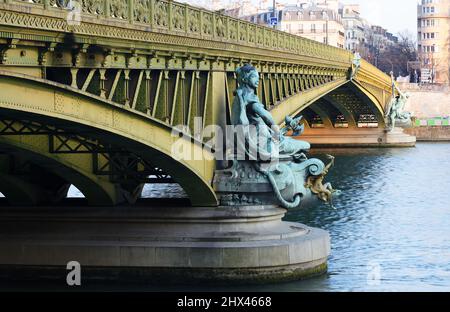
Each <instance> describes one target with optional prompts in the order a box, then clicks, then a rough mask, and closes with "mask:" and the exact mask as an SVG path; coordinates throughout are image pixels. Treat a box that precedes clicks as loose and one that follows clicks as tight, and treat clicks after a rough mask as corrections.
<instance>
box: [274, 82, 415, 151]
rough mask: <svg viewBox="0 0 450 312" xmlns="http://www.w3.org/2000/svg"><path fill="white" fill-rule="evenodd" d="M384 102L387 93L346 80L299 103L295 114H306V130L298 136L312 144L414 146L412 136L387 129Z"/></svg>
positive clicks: (304, 115)
mask: <svg viewBox="0 0 450 312" xmlns="http://www.w3.org/2000/svg"><path fill="white" fill-rule="evenodd" d="M290 101H292V102H295V101H296V99H295V98H292V99H290ZM384 102H385V96H384V95H382V96H380V94H373V93H372V92H371V90H368V89H366V88H365V87H364V86H363V85H362V84H360V83H359V82H358V81H346V82H345V83H342V84H340V85H339V86H337V87H336V88H333V89H331V90H329V91H328V92H324V93H322V95H321V96H320V97H318V98H315V99H313V100H311V101H309V102H306V103H302V105H300V106H299V108H298V110H297V111H296V112H295V115H297V116H299V115H302V116H303V117H304V124H305V132H304V134H303V135H302V136H300V137H298V139H299V140H306V141H308V142H310V143H311V144H312V146H313V147H320V146H338V147H340V146H342V147H345V146H352V147H356V146H374V147H377V146H411V145H414V143H415V140H414V138H413V137H410V136H407V135H405V134H403V132H401V131H400V132H399V133H397V132H395V133H390V132H387V131H386V123H385V117H384ZM280 106H281V105H280Z"/></svg>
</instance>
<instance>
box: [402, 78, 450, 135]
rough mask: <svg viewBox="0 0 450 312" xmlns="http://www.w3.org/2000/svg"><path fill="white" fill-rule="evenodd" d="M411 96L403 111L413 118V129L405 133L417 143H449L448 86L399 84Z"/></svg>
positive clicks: (449, 97) (449, 101)
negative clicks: (412, 136) (415, 139)
mask: <svg viewBox="0 0 450 312" xmlns="http://www.w3.org/2000/svg"><path fill="white" fill-rule="evenodd" d="M399 87H400V89H401V90H402V91H404V92H408V93H409V94H410V95H411V98H410V100H409V101H408V103H407V105H406V107H405V110H407V111H409V112H411V113H412V115H413V116H414V123H413V124H414V127H412V128H410V129H406V130H405V133H407V134H410V135H414V136H416V137H417V141H450V86H448V85H419V84H412V83H400V84H399Z"/></svg>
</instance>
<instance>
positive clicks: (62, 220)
mask: <svg viewBox="0 0 450 312" xmlns="http://www.w3.org/2000/svg"><path fill="white" fill-rule="evenodd" d="M285 212H286V210H284V209H280V208H278V207H275V206H251V207H236V208H230V207H218V208H192V207H184V208H171V207H164V208H154V207H151V208H150V207H149V208H133V209H126V208H120V209H119V208H110V209H104V208H102V209H99V208H96V209H94V210H93V208H76V209H75V208H70V209H67V208H59V209H49V208H48V209H40V210H39V211H37V210H36V208H34V209H19V208H14V210H10V211H9V212H8V211H2V212H0V277H1V278H2V279H5V278H8V279H20V277H21V276H23V272H28V274H26V275H27V276H28V277H30V276H32V277H35V278H36V279H37V278H38V277H40V276H41V277H42V276H43V274H39V272H45V274H44V275H45V276H47V277H50V276H52V277H53V278H59V279H63V280H65V276H66V274H67V271H66V270H65V269H66V265H67V263H68V262H70V261H77V262H79V263H80V264H81V268H82V279H85V280H86V279H95V280H105V281H112V280H119V281H127V280H129V281H133V282H136V281H144V282H155V283H160V282H164V283H184V282H214V283H225V282H232V283H236V282H242V283H265V282H267V283H272V282H279V281H291V280H298V279H302V278H306V277H309V276H312V275H318V274H322V273H324V272H326V270H327V258H328V255H329V253H330V239H329V235H328V233H327V232H325V231H323V230H319V229H314V228H310V227H307V226H305V225H302V224H298V223H290V222H283V221H282V220H281V219H282V217H283V216H284V214H285ZM44 269H45V270H44ZM52 269H53V272H54V273H53V274H52V273H51V272H52ZM30 272H35V273H30ZM58 274H61V276H59V275H58Z"/></svg>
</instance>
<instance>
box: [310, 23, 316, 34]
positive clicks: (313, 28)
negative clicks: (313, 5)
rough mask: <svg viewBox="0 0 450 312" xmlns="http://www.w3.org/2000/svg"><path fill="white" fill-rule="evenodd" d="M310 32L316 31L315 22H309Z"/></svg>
mask: <svg viewBox="0 0 450 312" xmlns="http://www.w3.org/2000/svg"><path fill="white" fill-rule="evenodd" d="M311 32H312V33H315V32H316V24H311Z"/></svg>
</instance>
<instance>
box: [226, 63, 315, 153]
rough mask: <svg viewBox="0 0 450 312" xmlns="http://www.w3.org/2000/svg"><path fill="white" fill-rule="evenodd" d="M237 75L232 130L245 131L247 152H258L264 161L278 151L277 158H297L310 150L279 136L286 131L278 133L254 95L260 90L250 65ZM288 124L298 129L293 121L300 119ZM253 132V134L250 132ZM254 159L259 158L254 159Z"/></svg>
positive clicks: (246, 65) (255, 72) (303, 144)
mask: <svg viewBox="0 0 450 312" xmlns="http://www.w3.org/2000/svg"><path fill="white" fill-rule="evenodd" d="M236 73H237V78H238V88H237V90H236V92H235V99H234V102H233V108H232V117H231V118H232V120H231V121H232V123H233V125H234V126H243V127H244V128H247V130H246V131H245V135H246V142H247V143H248V146H249V147H248V149H249V150H251V151H256V150H258V152H259V155H260V156H261V155H263V156H264V157H268V155H272V157H273V155H274V152H275V153H276V151H278V153H279V156H283V155H284V156H296V155H299V154H303V153H304V152H306V151H308V150H309V149H310V148H311V146H310V144H309V143H308V142H304V141H299V140H295V139H292V138H290V137H286V136H284V135H283V134H282V132H283V133H285V132H287V131H282V132H280V130H279V128H278V126H277V124H276V123H275V120H274V119H273V117H272V115H271V114H270V112H268V111H267V110H266V109H265V108H264V105H263V104H262V103H261V102H260V100H259V98H258V96H257V94H256V90H257V89H258V86H259V74H258V71H257V70H256V69H255V68H254V67H253V66H251V65H250V64H245V65H244V66H242V67H240V68H238V69H237V70H236ZM289 120H290V121H291V122H290V123H289V124H287V125H286V128H287V129H289V128H291V127H297V128H298V124H297V125H294V124H293V123H292V120H296V121H297V122H300V120H301V118H298V119H292V118H290V119H289ZM294 123H295V122H294ZM252 128H253V129H256V131H250V129H252ZM286 128H285V129H284V130H286ZM255 148H256V149H255ZM247 152H248V150H247ZM257 159H260V158H258V157H257Z"/></svg>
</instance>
